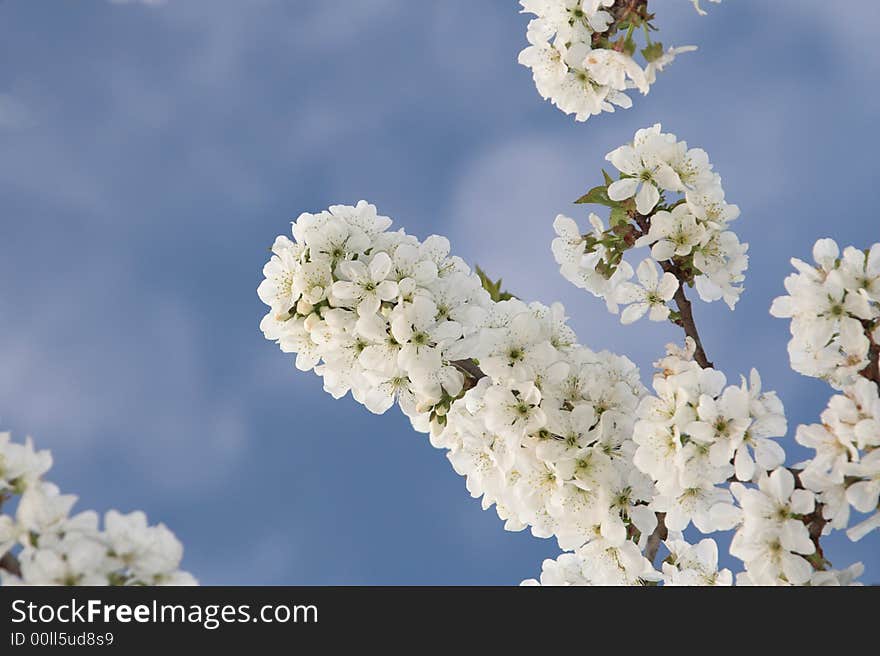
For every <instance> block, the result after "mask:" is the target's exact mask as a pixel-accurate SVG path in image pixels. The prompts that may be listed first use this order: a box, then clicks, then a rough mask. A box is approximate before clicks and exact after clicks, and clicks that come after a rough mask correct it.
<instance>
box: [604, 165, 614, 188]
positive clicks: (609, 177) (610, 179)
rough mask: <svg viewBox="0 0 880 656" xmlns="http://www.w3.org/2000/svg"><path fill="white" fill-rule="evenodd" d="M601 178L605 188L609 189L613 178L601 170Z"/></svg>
mask: <svg viewBox="0 0 880 656" xmlns="http://www.w3.org/2000/svg"><path fill="white" fill-rule="evenodd" d="M602 177H603V178H605V186H606V187H610V186H611V184H612V183H613V182H614V178H612V177H611V176H610V175H608V172H607V171H606V170H605V169H602Z"/></svg>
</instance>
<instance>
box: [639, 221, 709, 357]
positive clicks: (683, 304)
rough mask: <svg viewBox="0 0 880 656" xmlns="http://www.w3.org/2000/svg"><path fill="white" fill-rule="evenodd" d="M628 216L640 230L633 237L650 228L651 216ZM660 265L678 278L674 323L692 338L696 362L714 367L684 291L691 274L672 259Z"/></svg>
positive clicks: (640, 235) (645, 232)
mask: <svg viewBox="0 0 880 656" xmlns="http://www.w3.org/2000/svg"><path fill="white" fill-rule="evenodd" d="M630 216H631V217H632V218H633V219H634V220H635V222H636V224H638V226H639V229H640V230H641V232H640V233H638V232H637V233H636V234H635V235H634V237H642V236H644V235H647V234H648V231H649V230H650V229H651V218H650V217H648V216H645V215H644V214H639V213H638V212H633V213H631V214H630ZM660 266H661V267H662V268H663V271H665V272H666V273H671V274H672V275H673V276H675V279H676V280H678V289H677V290H675V296H673V297H672V300H674V301H675V307H676V308H677V309H678V320H677V321H675V324H676V325H678V326H681V327H682V328H683V329H684V334H685V335H687V336H688V337H690V338H691V339H692V340H694V344H695V346H696V349H695V350H694V360H696V361H697V364H699V365H700V366H701V367H702V368H703V369H714V368H715V367H714V365H713V364H712V362H711V361H710V360H709V358H708V356H707V355H706V350H705V349H704V348H703V340H701V339H700V333H699V331H698V330H697V323H696V322H695V321H694V312H693V308H692V307H691V302H690V301H689V300H688V297H687V294H685V291H684V286H685V285H686V284H688V283H690V282H691V279H692V277H693V276H692V275H688V272H686V271H684V270H682V268H681V267H680V266H679V265H678V264H676V263H675V262H674V261H666V262H660Z"/></svg>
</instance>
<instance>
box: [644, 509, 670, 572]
mask: <svg viewBox="0 0 880 656" xmlns="http://www.w3.org/2000/svg"><path fill="white" fill-rule="evenodd" d="M665 519H666V513H657V528H655V529H654V532H653V533H651V535H649V536H648V543H647V544H646V545H645V558H647V559H648V561H650V563H651V565H653V564H654V559H655V558H656V557H657V552H658V551H659V550H660V543H661V542H662V541H663V540H665V539H666V537H667V536H668V535H669V531H668V530H667V529H666V522H665V521H664V520H665Z"/></svg>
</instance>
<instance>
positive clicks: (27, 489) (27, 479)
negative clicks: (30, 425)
mask: <svg viewBox="0 0 880 656" xmlns="http://www.w3.org/2000/svg"><path fill="white" fill-rule="evenodd" d="M51 466H52V455H51V454H50V453H49V451H45V450H43V451H35V450H34V447H33V443H32V442H31V439H30V438H28V439H27V440H26V441H25V442H24V444H17V443H14V442H12V441H11V440H10V436H9V434H8V433H3V434H0V505H3V504H8V503H9V502H11V501H13V500H14V499H15V500H17V506H16V508H15V513H14V515H11V514H2V515H0V556H3V555H4V554H6V557H7V558H13V559H14V561H15V562H16V566H15V567H9V566H3V567H0V582H2V583H3V584H4V585H195V583H196V581H195V579H194V578H193V577H192V576H191V575H190V574H188V573H187V572H184V571H181V570H180V569H179V567H180V561H181V559H182V557H183V547H182V546H181V544H180V542H179V541H178V540H177V538H176V537H175V536H174V534H173V533H172V532H171V531H170V530H168V528H167V527H166V526H165V525H164V524H158V525H156V526H150V525H148V524H147V518H146V516H145V515H144V513H142V512H132V513H130V514H127V515H123V514H121V513H119V512H117V511H115V510H111V511H109V512H107V513H106V515H105V516H104V526H103V529H101V528H99V519H98V515H97V513H95V512H91V511H88V512H81V513H78V514H75V515H71V509H72V507H73V505H74V503H76V497H75V496H74V495H70V494H61V492H60V491H59V489H58V488H57V487H56V486H55V485H53V484H52V483H49V482H47V481H44V480H43V475H44V474H45V473H46V472H47V471H48V470H49V469H50V468H51ZM13 550H16V551H13ZM16 570H17V571H16Z"/></svg>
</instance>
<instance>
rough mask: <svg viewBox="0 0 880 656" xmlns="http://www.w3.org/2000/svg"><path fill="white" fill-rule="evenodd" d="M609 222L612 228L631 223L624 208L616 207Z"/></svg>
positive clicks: (612, 210)
mask: <svg viewBox="0 0 880 656" xmlns="http://www.w3.org/2000/svg"><path fill="white" fill-rule="evenodd" d="M608 220H609V221H610V223H611V227H612V228H613V227H614V226H618V225H626V224H627V223H629V214H627V213H626V210H625V209H623V208H622V207H614V208H612V209H611V216H610V217H609V219H608Z"/></svg>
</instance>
